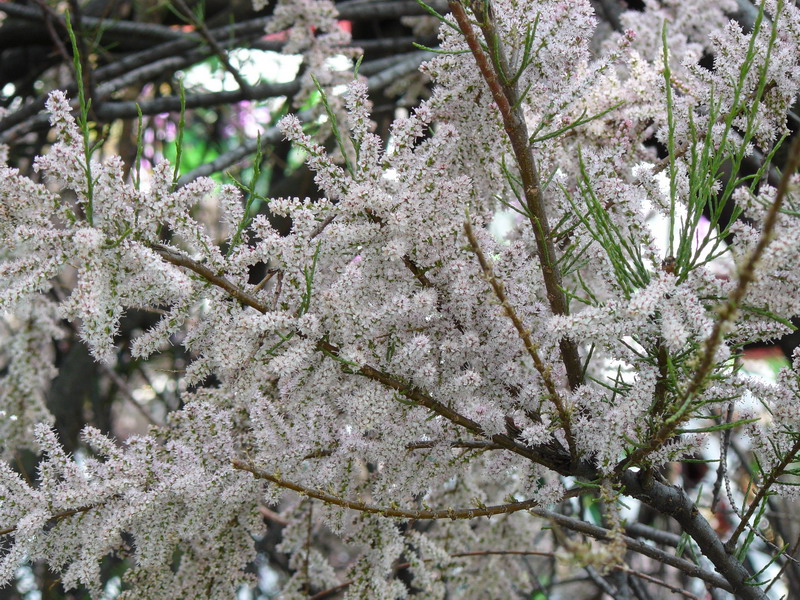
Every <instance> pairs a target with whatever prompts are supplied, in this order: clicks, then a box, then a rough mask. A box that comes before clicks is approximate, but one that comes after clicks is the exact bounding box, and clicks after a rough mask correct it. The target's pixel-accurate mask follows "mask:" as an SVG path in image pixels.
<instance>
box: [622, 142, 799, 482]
mask: <svg viewBox="0 0 800 600" xmlns="http://www.w3.org/2000/svg"><path fill="white" fill-rule="evenodd" d="M798 167H800V136H795V138H794V140H793V141H792V145H791V146H790V147H789V154H788V156H787V158H786V165H785V166H784V169H783V174H782V176H781V181H780V184H779V185H778V192H777V194H776V195H775V200H774V201H773V202H772V205H771V206H770V207H769V210H768V211H767V214H766V216H765V217H764V224H763V228H762V231H761V235H760V237H759V239H758V243H757V244H756V246H755V248H754V249H753V251H752V252H751V253H750V256H749V257H748V259H747V261H745V263H744V265H742V267H741V268H740V269H739V282H738V284H737V286H736V288H734V290H733V291H732V292H731V293H730V295H729V296H728V300H727V302H725V304H723V305H722V306H721V307H720V308H719V310H718V317H717V320H716V322H715V323H714V328H713V329H712V331H711V334H710V335H709V336H708V338H707V339H706V342H705V348H704V351H703V355H702V359H701V361H700V365H699V366H698V367H697V369H696V370H695V373H694V376H693V377H692V379H691V381H690V382H689V385H688V386H687V387H686V390H685V391H684V392H683V394H681V397H680V399H679V400H677V401H676V402H675V403H674V404H673V409H674V411H673V413H672V416H670V417H669V418H668V419H667V420H666V421H665V423H664V424H663V425H662V426H661V428H660V429H659V430H658V432H657V433H656V434H655V435H654V436H653V437H652V438H651V439H650V441H649V442H648V443H647V444H646V445H645V446H642V447H640V448H639V449H638V450H635V451H634V452H633V453H631V454H630V455H629V456H628V457H627V458H626V459H625V460H623V461H621V462H620V463H619V465H617V468H616V472H617V473H620V472H622V471H623V470H624V469H626V468H627V467H629V466H631V465H637V464H639V463H640V462H641V461H642V460H643V459H644V458H646V457H647V456H648V455H649V454H650V453H652V452H653V451H655V450H656V449H658V448H659V447H660V446H661V445H663V444H664V442H666V441H667V440H668V439H669V437H670V436H671V435H672V434H673V432H674V431H675V429H676V428H677V427H678V426H679V425H680V424H681V423H682V422H683V421H685V420H686V419H687V418H689V416H690V415H691V413H690V411H689V410H688V408H689V405H690V403H691V401H692V400H694V398H695V397H696V396H697V394H698V393H700V392H701V391H702V388H703V385H704V383H705V381H706V378H707V377H708V376H709V375H710V374H711V371H712V370H713V368H714V364H715V360H714V359H715V355H716V353H717V350H718V349H719V346H720V344H721V343H722V340H723V337H724V335H725V333H726V331H727V330H728V328H729V327H730V325H731V323H733V322H734V321H735V320H736V318H737V316H738V309H739V304H740V302H741V301H742V298H744V295H745V293H746V292H747V288H748V286H749V285H750V283H752V282H753V281H754V280H755V279H756V276H757V273H756V267H757V265H758V262H759V261H760V260H761V256H762V255H763V254H764V250H765V249H766V248H767V245H768V244H769V243H770V242H771V241H772V238H773V235H774V229H775V225H776V224H777V222H778V215H779V214H780V212H781V207H782V206H783V202H784V200H785V199H786V195H787V194H788V192H789V185H790V179H791V177H792V175H794V173H795V171H797V169H798Z"/></svg>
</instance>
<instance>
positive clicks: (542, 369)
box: [464, 219, 578, 461]
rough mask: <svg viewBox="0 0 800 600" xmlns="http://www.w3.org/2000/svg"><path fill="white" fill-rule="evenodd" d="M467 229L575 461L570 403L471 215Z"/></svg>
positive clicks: (476, 254) (465, 222) (471, 242)
mask: <svg viewBox="0 0 800 600" xmlns="http://www.w3.org/2000/svg"><path fill="white" fill-rule="evenodd" d="M464 231H465V232H466V234H467V239H468V240H469V245H470V247H471V248H472V251H473V252H474V253H475V256H477V257H478V262H479V263H480V265H481V270H482V271H483V276H484V278H485V279H486V281H487V282H488V283H489V285H490V286H491V287H492V291H493V292H494V295H495V296H496V297H497V299H498V300H499V301H500V305H501V306H502V307H503V312H504V313H505V314H506V316H507V317H508V318H509V319H510V320H511V322H512V323H513V324H514V329H516V330H517V334H518V335H519V337H520V339H521V340H522V343H523V344H524V345H525V350H526V351H527V352H528V356H530V357H531V360H532V361H533V366H534V367H535V368H536V370H537V371H538V373H539V375H540V376H541V377H542V381H544V385H545V387H546V388H547V393H548V395H549V398H550V401H551V402H552V403H553V405H554V406H555V407H556V412H557V413H558V418H559V422H560V423H561V427H562V428H563V429H564V436H565V437H566V439H567V445H568V446H569V453H570V456H571V457H572V460H573V461H575V460H577V458H578V454H577V450H576V448H575V436H574V434H573V433H572V426H571V424H570V415H569V411H568V410H567V407H566V406H565V405H564V400H563V398H561V396H560V395H559V393H558V391H557V390H556V386H555V383H553V378H552V377H551V376H550V372H551V371H550V367H548V366H545V364H544V362H543V361H542V359H541V357H540V356H539V351H538V348H537V346H536V344H534V343H533V340H532V339H531V332H530V329H528V328H527V327H525V325H524V324H523V323H522V320H521V319H520V318H519V316H518V315H517V312H516V311H515V310H514V307H513V306H511V302H509V300H508V296H506V292H505V286H504V285H503V282H502V281H499V280H498V279H497V277H495V275H494V271H493V270H492V266H491V265H490V264H489V262H488V261H487V260H486V257H485V256H484V255H483V251H482V250H481V247H480V244H478V240H477V238H476V237H475V232H474V231H473V230H472V224H471V223H470V222H469V219H467V220H466V221H464Z"/></svg>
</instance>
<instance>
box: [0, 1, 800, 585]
mask: <svg viewBox="0 0 800 600" xmlns="http://www.w3.org/2000/svg"><path fill="white" fill-rule="evenodd" d="M258 4H260V5H263V4H264V2H259V3H258ZM740 4H742V3H737V2H734V1H732V0H724V1H723V0H719V1H717V2H707V1H705V0H684V1H682V2H674V1H671V0H663V1H657V0H648V1H646V2H645V3H644V8H643V10H641V11H633V10H631V11H627V12H623V13H622V14H621V15H620V16H619V17H618V20H619V23H618V25H619V30H618V31H615V32H612V33H609V34H606V35H605V37H598V36H599V34H598V36H595V27H596V24H597V18H596V16H595V14H594V7H593V4H592V3H590V2H589V1H588V0H573V1H570V2H564V1H562V0H472V1H459V0H452V1H450V2H449V4H448V5H446V6H440V7H439V8H443V9H446V10H443V11H441V12H437V11H436V10H434V8H430V13H431V16H429V17H427V18H426V19H427V20H426V19H422V20H418V22H417V25H418V26H420V27H421V26H423V25H424V24H425V23H427V25H428V26H430V23H431V22H434V23H437V24H438V25H439V40H440V45H439V47H438V48H437V49H436V53H435V54H432V55H431V56H430V57H429V59H428V60H427V62H425V63H424V64H423V66H422V72H423V73H424V74H426V75H427V76H429V77H430V79H431V81H432V82H433V88H432V93H431V94H430V96H429V97H427V98H426V99H424V100H423V101H421V102H419V103H418V104H417V105H416V106H415V107H414V108H413V110H411V111H410V112H408V113H407V114H406V115H404V116H400V117H398V118H396V119H395V120H394V122H393V123H392V125H391V130H390V135H389V138H388V140H386V139H381V138H380V137H379V136H378V135H376V134H375V133H373V126H374V123H373V122H372V115H371V104H370V99H369V94H370V90H369V86H368V83H367V79H366V78H365V77H363V76H360V75H358V74H357V73H356V74H355V75H354V74H353V71H352V70H351V71H347V72H343V71H333V70H332V67H331V63H330V61H329V60H328V59H329V58H330V57H331V56H334V55H339V54H342V52H343V51H342V50H341V47H340V44H341V42H342V38H343V36H345V35H346V34H345V33H344V32H343V31H341V30H340V29H339V28H338V27H337V25H336V19H337V9H338V8H339V7H338V6H336V5H334V4H333V3H332V2H330V1H328V0H317V1H311V0H289V1H282V2H279V3H278V8H277V9H276V10H275V14H274V23H273V24H272V25H271V27H272V28H273V29H272V31H286V30H287V29H288V30H289V31H290V34H289V35H290V47H291V50H290V51H291V52H300V53H305V56H306V58H307V64H308V65H309V66H310V68H309V70H308V71H307V72H306V74H305V75H304V80H303V85H304V86H305V88H304V90H305V91H303V92H302V93H301V94H300V96H301V97H302V98H303V99H307V98H310V97H314V95H315V94H316V97H318V98H322V100H323V101H322V102H321V103H319V104H318V105H316V108H311V109H307V110H306V112H304V113H303V115H304V117H303V118H302V119H301V118H299V117H298V116H295V115H294V114H289V115H287V116H285V117H284V118H283V119H282V120H281V121H280V124H279V127H280V130H281V132H282V134H283V136H284V137H285V138H286V139H288V140H290V141H291V143H292V144H294V146H295V147H296V148H297V149H299V150H300V151H302V153H303V155H304V156H305V160H306V162H307V165H308V167H309V168H310V169H312V170H313V172H314V173H315V182H316V184H317V186H318V187H319V189H320V191H321V194H322V198H321V199H318V200H316V199H315V200H311V199H304V198H298V197H288V198H273V199H270V200H269V203H268V209H269V214H270V215H271V216H280V217H287V218H288V219H290V220H291V230H290V231H289V232H288V233H285V232H283V233H281V232H279V231H278V230H277V229H276V228H275V227H274V225H273V221H271V220H270V218H268V215H266V214H257V215H255V216H254V215H253V211H251V210H250V204H249V202H248V198H249V194H248V193H247V192H245V193H243V192H242V191H241V189H238V188H236V187H234V186H230V185H224V186H221V187H218V186H217V185H216V184H215V183H214V182H213V181H212V180H211V179H208V178H197V179H194V180H193V181H191V182H189V183H186V184H185V185H184V184H180V185H179V184H178V172H177V170H176V169H175V168H174V167H173V166H172V165H171V164H169V163H168V162H167V161H163V162H160V163H159V164H156V165H155V166H154V167H153V168H152V169H151V170H149V171H148V170H146V172H140V173H139V175H138V177H136V172H137V171H136V170H134V176H133V177H129V176H128V171H127V170H126V167H125V165H124V164H123V161H122V160H121V159H120V158H118V157H113V156H112V157H110V158H106V159H105V160H102V161H101V160H98V159H97V157H96V152H95V150H94V148H93V144H94V141H93V139H92V134H91V132H90V128H89V126H88V123H89V121H90V120H91V118H92V117H91V110H90V107H89V106H88V101H87V99H86V98H85V93H84V89H83V87H81V89H80V93H79V98H78V105H79V106H78V108H79V110H78V113H79V114H78V116H74V114H73V108H74V106H75V104H72V105H71V104H70V99H69V98H68V97H67V95H66V94H65V93H63V92H60V91H54V92H52V93H51V94H50V95H49V100H48V101H47V112H48V113H49V119H50V126H51V128H52V135H53V136H54V137H53V143H52V144H51V145H50V146H49V149H48V150H47V151H46V152H44V153H43V154H42V155H41V156H39V157H38V158H37V159H36V161H35V164H34V165H33V169H34V171H35V172H36V179H35V180H34V179H32V178H31V174H28V175H25V174H23V173H21V172H20V171H18V170H16V169H14V168H11V167H9V166H2V167H1V168H0V240H1V241H2V245H1V246H0V247H1V248H2V251H0V252H1V256H2V262H0V310H2V314H3V320H4V323H5V330H4V331H3V333H2V336H3V348H2V356H3V361H4V368H3V371H2V379H0V403H1V404H2V406H0V409H1V410H2V413H0V414H2V417H0V449H2V453H3V456H4V458H5V459H7V461H8V462H3V463H0V533H2V536H3V540H4V541H3V546H2V553H1V554H0V583H4V584H9V583H10V582H13V581H14V579H15V577H16V574H17V573H18V568H19V566H20V565H21V564H23V563H28V564H34V563H44V564H46V565H47V568H48V569H50V570H52V571H54V572H56V573H58V576H59V577H60V581H61V584H62V585H63V587H64V588H65V589H73V588H81V587H83V588H85V589H86V590H88V592H89V593H90V595H91V597H93V598H101V597H107V596H104V595H103V594H104V593H107V591H106V592H104V589H105V587H106V583H107V580H108V576H107V574H105V573H104V571H103V569H102V568H101V567H102V563H103V560H104V558H105V557H107V556H109V555H111V556H114V557H116V558H117V559H118V560H122V559H124V561H125V564H126V565H127V569H126V570H125V572H124V575H123V577H122V580H123V591H122V592H121V595H120V596H119V597H121V598H150V599H159V598H163V599H174V598H231V597H235V595H236V593H237V590H238V591H239V592H238V593H240V594H245V591H246V590H252V589H254V588H255V587H256V586H257V581H256V578H255V577H254V575H253V572H254V566H253V565H257V566H258V565H260V567H259V568H260V569H261V572H262V574H263V573H264V572H268V573H273V574H276V573H277V574H278V575H279V576H278V578H277V579H276V582H273V584H271V585H272V588H271V589H272V590H273V591H274V590H275V589H278V588H279V589H280V590H281V594H282V597H284V598H323V597H324V598H331V597H334V596H335V595H336V594H341V595H342V596H343V597H346V598H373V599H390V598H391V599H394V598H406V597H411V596H414V597H421V598H537V599H538V598H545V597H551V598H557V597H564V595H563V594H566V593H567V591H568V590H570V591H569V593H570V594H572V595H573V596H574V597H576V598H578V597H579V598H590V597H599V596H598V595H597V594H598V592H597V590H600V592H601V593H605V594H607V597H615V598H630V597H634V596H635V597H636V598H661V597H667V595H668V594H671V593H673V592H674V591H675V590H680V591H681V593H683V594H684V595H685V596H686V597H689V598H706V597H708V598H712V597H713V598H723V597H731V595H732V596H735V597H737V598H748V599H756V598H767V597H773V596H774V594H776V593H782V594H787V593H789V594H790V596H791V594H792V593H794V594H796V593H800V591H798V588H797V587H792V586H796V582H794V583H793V581H792V572H793V571H792V569H793V568H794V567H793V566H792V562H793V561H794V559H793V558H792V557H791V554H792V553H793V552H794V551H795V550H796V549H797V546H796V545H795V544H794V539H785V538H781V537H780V536H776V535H775V534H774V533H770V534H769V535H768V534H767V532H765V530H764V525H765V524H766V523H767V522H770V523H772V522H773V521H772V520H771V519H772V518H773V516H772V512H774V511H773V510H772V508H771V506H772V505H771V504H770V502H774V501H775V499H777V498H781V497H784V498H787V499H790V500H791V499H792V498H794V496H795V495H796V487H794V484H795V483H796V479H795V476H796V474H797V472H796V456H797V453H798V450H800V409H799V408H798V407H800V379H799V378H800V354H795V357H794V361H793V363H792V364H791V366H789V367H787V368H785V369H784V370H782V371H781V373H780V375H779V377H778V380H777V382H774V383H768V382H765V381H763V380H759V379H756V378H753V377H751V376H748V375H746V374H745V373H744V372H743V371H742V370H741V369H740V366H741V362H740V357H741V355H742V352H743V347H744V345H746V344H751V343H754V342H764V341H769V340H774V339H776V338H778V337H780V336H782V335H784V334H786V333H787V332H789V331H791V330H792V328H793V326H792V325H791V319H793V318H795V317H797V316H798V315H800V293H798V289H800V286H799V284H800V270H798V268H797V265H798V261H800V219H798V215H800V213H799V212H798V210H800V197H799V196H798V192H797V190H796V184H797V182H798V180H797V175H796V168H797V165H798V161H800V146H799V144H800V143H799V142H797V141H795V142H792V141H791V137H790V132H789V129H788V128H787V114H788V113H789V112H790V110H791V107H792V104H793V103H794V101H795V99H796V96H797V92H798V85H799V84H800V10H798V8H797V7H796V6H795V5H794V3H791V2H782V1H777V0H764V2H763V3H762V4H761V5H760V7H753V6H750V8H751V9H753V10H752V11H750V12H749V13H748V14H750V16H751V20H750V21H749V22H748V23H746V24H745V26H744V27H743V26H742V25H741V24H739V23H737V22H736V21H733V20H730V15H731V14H733V13H735V12H736V11H737V10H738V9H739V8H740V6H739V5H740ZM744 4H747V3H744ZM256 8H261V7H260V6H258V7H256ZM311 27H314V28H316V29H315V30H314V31H312V29H311ZM289 28H290V29H289ZM328 36H332V37H328ZM593 36H595V37H594V41H593ZM73 40H74V38H73ZM75 50H76V51H77V50H78V48H77V45H76V46H75ZM348 52H349V51H348ZM350 54H351V55H352V54H353V53H352V52H351V53H350ZM703 57H710V58H711V59H713V60H711V61H708V60H705V61H703V62H702V64H701V59H702V58H703ZM76 64H79V63H76ZM309 111H310V113H309ZM315 111H316V112H315ZM309 124H312V125H317V127H313V128H311V127H309ZM326 139H329V140H332V141H331V143H328V144H326V143H325V141H326ZM796 139H800V138H796ZM787 148H788V151H787ZM6 150H7V149H6ZM6 150H4V154H5V152H6ZM776 153H778V154H777V156H780V157H781V160H780V162H779V163H778V162H777V161H775V160H773V159H774V157H775V156H776ZM3 161H4V164H5V161H6V157H5V156H4V157H3ZM748 161H749V162H748ZM745 163H748V164H755V165H756V168H755V172H754V174H748V175H745V174H744V171H742V166H743V165H744V164H745ZM776 163H777V164H776ZM726 173H727V175H726ZM251 191H252V190H251ZM208 206H213V207H215V210H216V211H217V212H216V214H218V216H219V218H218V219H217V220H215V221H212V220H209V219H208V218H205V217H203V215H204V214H205V215H207V214H208V211H207V210H206V211H205V212H204V211H203V210H200V208H201V207H208ZM204 210H205V209H204ZM500 217H504V218H505V222H506V223H508V225H507V226H506V227H505V228H502V229H501V231H500V233H499V234H498V233H496V231H497V229H496V228H494V229H493V227H494V226H495V225H496V223H497V222H498V219H499V218H500ZM493 231H495V233H493ZM258 266H263V267H266V273H267V276H266V277H265V278H264V279H263V280H261V281H255V282H254V281H251V278H250V273H251V271H252V270H253V269H254V268H255V267H258ZM134 309H135V310H142V311H155V312H157V313H159V314H160V318H159V319H158V321H157V323H156V324H155V325H154V326H152V327H151V328H150V329H149V330H147V331H142V332H141V333H140V334H139V335H138V336H137V337H135V339H133V341H132V345H131V347H130V352H131V353H132V355H133V357H135V358H136V359H137V360H138V361H140V364H144V365H148V364H152V365H154V368H156V369H158V365H159V364H161V363H159V360H160V356H161V355H162V354H163V353H165V352H167V351H168V350H169V348H170V345H171V344H180V345H181V346H182V347H183V348H185V352H186V355H187V356H188V357H189V359H188V364H187V365H186V366H185V369H183V370H182V372H180V373H179V374H176V375H174V376H175V377H176V378H179V379H180V389H181V394H180V396H181V407H180V408H179V409H176V410H174V411H172V412H170V413H169V414H168V415H167V418H166V419H165V421H164V422H160V421H159V422H156V423H154V424H153V425H152V426H151V427H150V429H149V432H148V433H147V434H145V435H136V436H130V437H128V438H127V439H115V438H114V437H113V436H111V435H110V434H107V433H104V432H101V431H100V430H99V429H97V428H94V427H86V428H85V429H84V430H83V433H82V438H81V440H82V446H81V448H80V449H79V451H78V452H76V453H75V454H74V456H70V455H69V454H68V453H67V452H66V451H65V450H64V449H63V447H62V445H61V443H60V441H59V439H58V438H57V436H56V434H55V432H54V430H53V428H52V426H53V422H54V421H53V417H52V416H51V415H50V413H49V412H48V410H47V406H46V403H45V396H46V391H47V389H48V387H49V386H50V383H51V381H52V379H53V378H54V377H55V376H56V372H57V371H56V369H55V367H54V366H53V365H54V364H55V363H54V350H53V349H54V344H55V343H56V341H57V340H58V339H59V337H60V336H63V335H66V332H67V331H68V328H69V327H74V328H76V329H77V331H78V332H79V335H80V337H81V339H82V340H83V342H84V343H85V344H86V345H87V346H88V348H89V349H90V351H91V355H92V356H93V358H94V359H95V360H96V361H98V363H101V364H102V365H105V367H104V368H106V369H107V370H108V371H110V372H114V369H115V365H116V363H117V360H118V350H119V347H118V346H119V341H118V337H116V336H117V334H118V332H119V328H120V321H121V319H122V318H123V316H124V315H125V314H126V312H128V311H131V310H134ZM169 376H170V377H171V376H173V375H169ZM117 377H120V375H117ZM154 421H155V419H154ZM735 444H738V446H736V447H737V448H739V449H743V452H744V454H742V455H741V456H746V453H747V452H751V453H752V461H749V462H748V460H747V459H746V458H745V459H744V460H745V462H744V463H742V462H741V461H742V460H743V459H742V458H741V456H740V457H739V458H735V455H734V453H733V450H732V447H733V445H735ZM23 449H28V450H33V451H34V452H36V453H39V461H38V467H37V469H36V473H35V474H33V475H32V476H31V477H27V476H26V474H25V473H23V472H20V471H19V470H18V469H17V468H15V467H14V466H13V465H14V462H13V460H14V457H15V456H17V453H18V452H20V451H21V450H23ZM698 459H705V460H707V461H708V462H710V466H711V467H712V468H711V469H709V470H708V477H710V479H708V481H707V482H706V485H705V486H703V487H701V488H699V489H698V488H696V487H695V488H692V487H691V485H693V484H691V482H690V481H689V480H688V479H687V478H686V477H685V473H686V469H688V466H689V465H691V464H692V461H697V460H698ZM729 460H731V461H733V462H731V465H730V466H729V465H728V463H729ZM681 466H683V467H684V471H681V470H680V467H681ZM737 468H738V469H739V470H740V472H739V474H737ZM745 468H747V469H750V475H749V476H750V477H751V478H752V483H751V484H750V485H749V488H748V487H747V485H746V484H745V485H744V486H742V487H740V483H741V481H742V476H741V473H742V472H743V470H744V469H745ZM681 473H684V477H681ZM717 474H718V475H717ZM715 476H717V479H716V485H714V484H715ZM646 513H648V514H651V515H657V516H659V518H658V519H655V520H654V519H650V521H648V522H647V523H645V524H642V523H636V521H637V515H639V517H642V515H644V514H646ZM776 518H777V517H776ZM641 520H644V519H641ZM723 522H726V523H730V525H729V526H728V527H727V528H725V527H723V525H722V523H723ZM268 531H269V532H272V533H275V532H276V531H279V538H276V536H275V535H272V536H271V537H270V536H269V535H267V534H268ZM676 532H677V534H676ZM268 539H271V540H273V541H272V542H270V543H271V544H272V547H271V549H270V550H269V552H266V551H265V549H264V544H265V543H266V542H265V540H268ZM275 539H279V540H280V542H279V543H278V545H277V546H275V545H274V544H275V543H276V542H275V541H274V540H275ZM642 539H646V540H649V541H642ZM670 545H672V546H678V547H679V551H678V552H676V551H675V549H674V548H669V546H670ZM665 548H666V549H665ZM265 552H266V553H265ZM278 555H280V556H284V557H288V558H286V562H285V563H284V564H283V566H282V567H279V566H278V565H277V563H274V564H273V565H272V566H270V564H269V561H267V564H266V565H265V558H264V557H265V556H270V557H272V558H271V559H270V560H273V559H274V557H275V556H278ZM569 581H573V583H571V584H569V583H568V582H569ZM791 590H794V591H793V592H792V591H791ZM548 594H549V595H548ZM631 594H633V595H634V596H632V595H631ZM245 597H246V596H245ZM774 597H778V596H774Z"/></svg>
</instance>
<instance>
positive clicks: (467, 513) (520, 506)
mask: <svg viewBox="0 0 800 600" xmlns="http://www.w3.org/2000/svg"><path fill="white" fill-rule="evenodd" d="M231 464H232V465H233V468H235V469H239V470H240V471H248V472H249V473H252V474H253V476H254V477H256V478H258V479H264V480H266V481H269V482H270V483H274V484H275V485H277V486H279V487H282V488H286V489H289V490H292V491H294V492H297V493H298V494H301V495H303V496H307V497H309V498H315V499H317V500H321V501H322V502H325V503H327V504H333V505H336V506H341V507H342V508H349V509H351V510H356V511H359V512H364V513H369V514H376V515H381V516H384V517H392V518H399V519H414V520H433V519H451V520H456V519H475V518H477V517H491V516H493V515H507V514H511V513H515V512H519V511H522V510H530V509H531V508H533V507H534V506H538V505H539V500H525V501H523V502H512V503H509V504H497V505H494V506H481V507H475V508H445V509H439V510H406V509H401V508H389V507H384V506H375V505H372V504H366V503H365V502H358V501H354V500H347V499H345V498H339V497H338V496H332V495H331V494H326V493H325V492H321V491H319V490H314V489H312V488H308V487H305V486H303V485H300V484H297V483H293V482H291V481H287V480H286V479H283V478H282V477H279V476H278V475H275V474H270V473H267V472H266V471H262V470H261V469H258V468H256V467H254V466H253V465H250V464H248V463H246V462H243V461H240V460H233V461H231ZM585 492H586V490H585V488H578V489H577V490H576V491H573V492H572V495H575V494H576V493H585ZM567 494H569V492H567ZM565 497H566V495H565Z"/></svg>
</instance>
